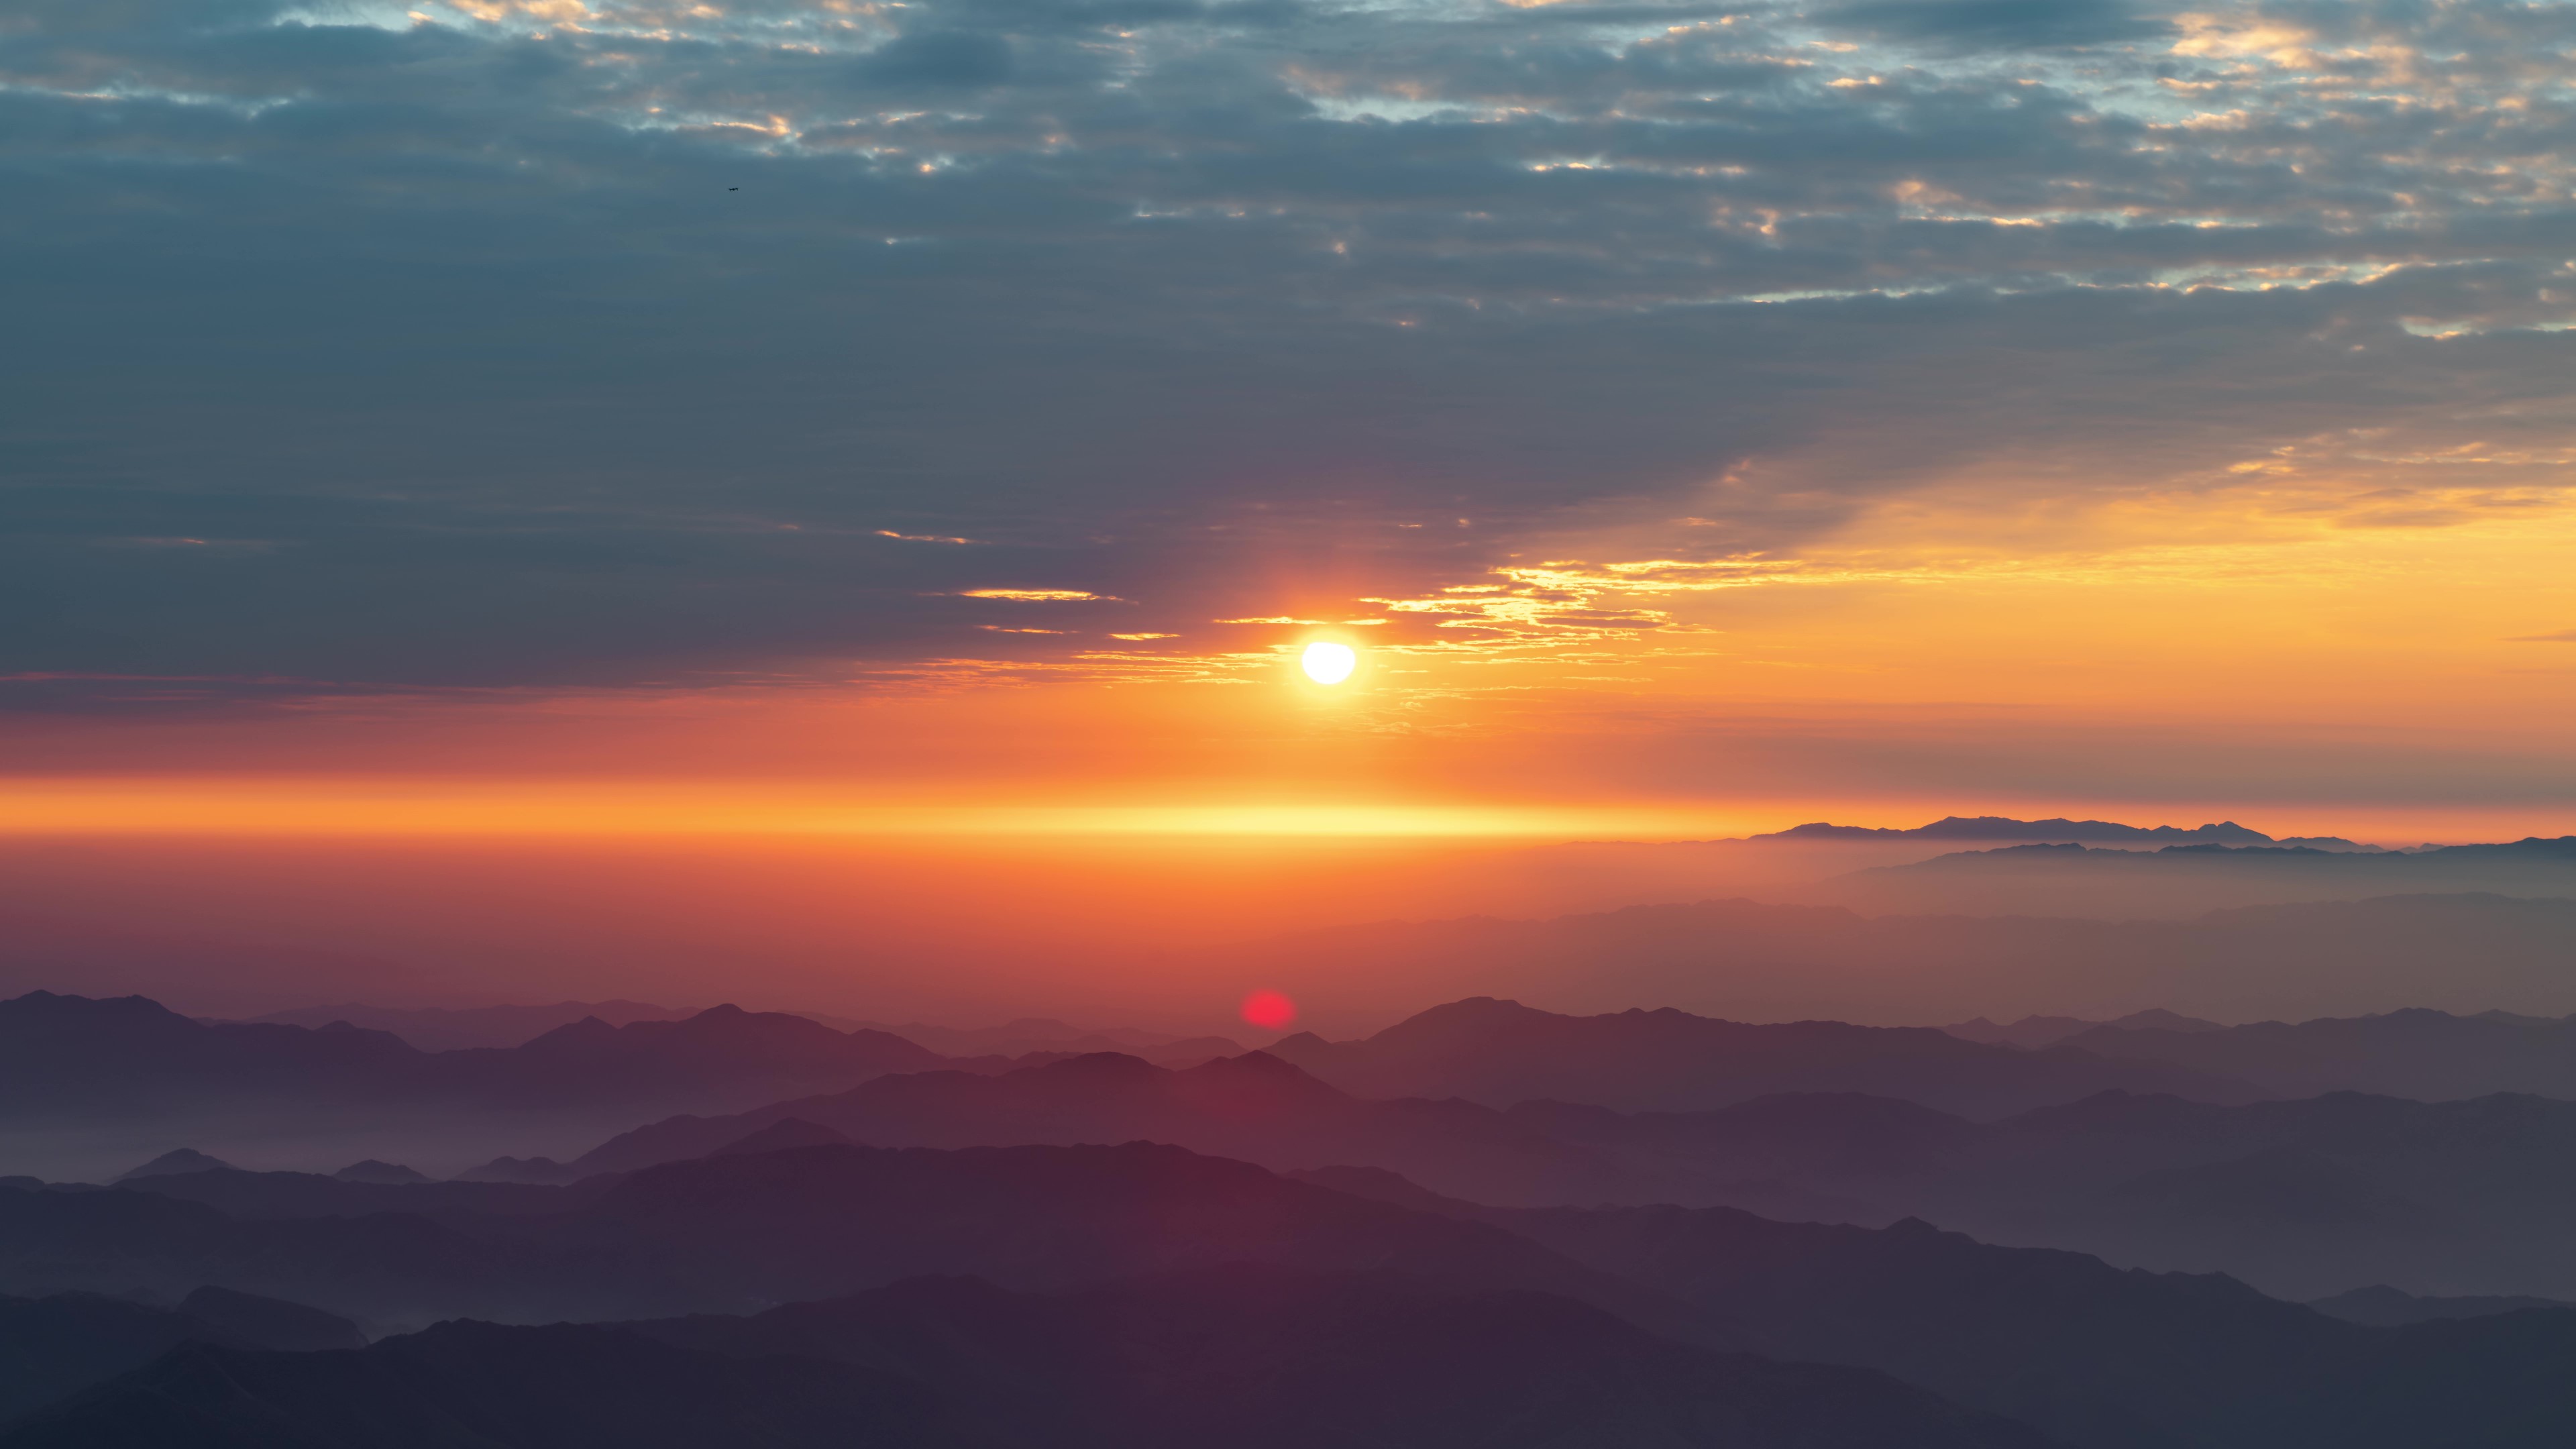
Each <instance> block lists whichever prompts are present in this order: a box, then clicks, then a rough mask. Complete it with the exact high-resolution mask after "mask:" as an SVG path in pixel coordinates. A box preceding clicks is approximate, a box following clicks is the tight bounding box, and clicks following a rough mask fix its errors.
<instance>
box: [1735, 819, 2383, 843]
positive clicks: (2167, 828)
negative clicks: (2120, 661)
mask: <svg viewBox="0 0 2576 1449" xmlns="http://www.w3.org/2000/svg"><path fill="white" fill-rule="evenodd" d="M1746 838H1747V839H1750V840H1802V841H1803V840H2014V841H2030V842H2065V841H2098V842H2117V843H2121V844H2141V845H2184V844H2189V845H2285V846H2301V847H2306V848H2310V849H2316V850H2347V851H2362V852H2372V851H2378V850H2380V849H2382V848H2383V847H2381V846H2376V845H2361V844H2357V843H2355V842H2353V841H2350V840H2346V839H2344V838H2342V837H2341V836H2336V835H2302V836H2293V837H2291V838H2289V839H2286V840H2275V839H2273V838H2272V837H2271V836H2269V835H2265V834H2264V833H2263V832H2262V831H2259V830H2248V829H2246V828H2245V827H2244V826H2242V825H2239V824H2237V823H2236V822H2235V821H2233V820H2222V821H2219V822H2218V823H2217V824H2215V825H2195V826H2193V827H2191V828H2190V829H2187V830H2186V829H2184V828H2182V827H2180V826H2174V825H2153V826H2137V825H2116V824H2113V823H2112V822H2110V821H2108V820H2068V819H2066V818H2064V817H2063V816H2059V817H2055V818H2052V819H2048V820H2014V819H2011V818H2009V817H2007V816H2002V815H1974V816H1970V815H1947V816H1943V817H1942V818H1941V819H1939V820H1935V821H1933V822H1932V823H1931V824H1929V825H1917V826H1914V827H1913V828H1911V829H1903V830H1886V829H1874V828H1872V827H1870V826H1866V825H1828V824H1826V823H1825V822H1823V821H1821V820H1820V821H1817V822H1815V823H1813V824H1810V825H1793V826H1791V827H1790V828H1788V829H1786V830H1775V831H1773V832H1771V833H1770V834H1768V835H1754V836H1748V837H1746Z"/></svg>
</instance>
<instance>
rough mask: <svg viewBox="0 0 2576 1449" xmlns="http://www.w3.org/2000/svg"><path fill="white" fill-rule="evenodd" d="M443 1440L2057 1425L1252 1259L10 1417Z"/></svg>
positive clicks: (1776, 1437) (1033, 1446) (1789, 1433)
mask: <svg viewBox="0 0 2576 1449" xmlns="http://www.w3.org/2000/svg"><path fill="white" fill-rule="evenodd" d="M155 1441H157V1442H161V1443H169V1444H181V1443H223V1444H226V1445H239V1446H244V1449H250V1446H260V1449H266V1446H272V1445H273V1446H279V1449H284V1446H288V1445H296V1446H301V1445H305V1444H312V1443H331V1444H342V1445H367V1446H385V1449H397V1446H399V1449H411V1446H419V1449H432V1446H446V1445H452V1444H458V1443H469V1442H470V1443H480V1444H499V1445H509V1446H514V1449H515V1446H527V1449H541V1446H542V1449H576V1446H589V1445H599V1446H602V1449H607V1446H622V1449H654V1446H664V1445H668V1446H672V1449H682V1446H688V1449H696V1446H702V1445H714V1444H760V1445H775V1446H803V1445H813V1446H817V1449H821V1446H834V1449H838V1446H844V1445H849V1444H853V1443H863V1444H880V1445H901V1446H922V1449H931V1446H954V1449H1040V1446H1050V1449H1052V1446H1063V1449H1192V1446H1198V1445H1204V1444H1210V1443H1223V1444H1230V1445H1238V1446H1244V1449H1310V1446H1316V1445H1326V1444H1369V1445H1379V1446H1386V1449H1509V1446H1520V1445H1527V1446H1544V1445H1572V1444H1585V1445H1601V1446H1630V1445H1633V1446H1638V1449H1647V1446H1664V1445H1699V1446H1708V1449H1900V1446H1913V1449H2042V1446H2043V1445H2044V1444H2045V1442H2046V1441H2045V1440H2043V1439H2042V1438H2041V1437H2040V1436H2039V1435H2037V1434H2035V1433H2033V1432H2032V1431H2030V1430H2028V1429H2026V1428H2023V1427H2022V1426H2019V1425H2015V1424H2011V1423H2008V1422H2005V1421H2002V1420H2000V1419H1997V1418H1995V1417H1993V1416H1990V1415H1984V1414H1978V1413H1974V1412H1971V1411H1967V1410H1963V1409H1960V1408H1958V1407H1956V1406H1954V1405H1952V1404H1949V1403H1946V1402H1944V1401H1943V1400H1941V1399H1939V1398H1938V1397H1936V1396H1935V1395H1932V1394H1930V1393H1926V1392H1924V1391H1923V1390H1920V1389H1915V1388H1910V1387H1907V1386H1905V1385H1903V1384H1899V1383H1897V1382H1895V1381H1894V1380H1892V1379H1889V1378H1888V1377H1886V1376H1885V1375H1882V1374H1878V1373H1875V1372H1871V1371H1868V1370H1863V1369H1851V1368H1833V1367H1825V1366H1818V1365H1796V1364H1780V1363H1774V1362H1771V1361H1769V1360H1766V1359H1762V1358H1757V1357H1754V1356H1752V1355H1750V1354H1724V1353H1713V1352H1710V1351H1708V1350H1705V1349H1699V1348H1693V1347H1689V1346H1686V1345H1683V1344H1678V1343H1672V1342H1669V1341H1666V1340H1662V1339H1658V1338H1655V1337H1653V1336H1651V1335H1648V1334H1646V1333H1643V1332H1641V1331H1639V1330H1638V1329H1636V1328H1635V1327H1633V1326H1631V1325H1629V1324H1627V1323H1625V1322H1622V1321H1621V1320H1619V1319H1617V1318H1614V1317H1612V1316H1610V1315H1608V1314H1605V1313H1602V1312H1601V1311H1599V1310H1598V1309H1593V1308H1588V1307H1586V1306H1584V1305H1582V1304H1579V1303H1575V1302H1573V1301H1571V1300H1568V1299H1565V1298H1560V1297H1556V1296H1553V1295H1549V1294H1542V1293H1529V1292H1508V1291H1458V1290H1454V1289H1445V1288H1441V1287H1438V1286H1435V1285H1432V1284H1428V1283H1425V1282H1423V1281H1421V1280H1418V1279H1414V1278H1410V1277H1407V1276H1405V1275H1402V1274H1396V1273H1389V1272H1383V1271H1381V1272H1369V1273H1356V1274H1353V1273H1313V1272H1302V1271H1298V1270H1293V1269H1282V1268H1275V1267H1274V1268H1256V1267H1250V1266H1234V1267H1226V1268H1218V1269H1209V1270H1201V1271H1199V1272H1195V1273H1189V1274H1182V1275H1176V1276H1168V1277H1160V1278H1152V1279H1145V1280H1137V1281H1129V1282H1121V1283H1115V1284H1110V1285H1105V1286H1102V1287H1097V1288H1091V1289H1085V1290H1081V1291H1078V1292H1072V1293H1065V1294H1057V1295H1032V1294H1024V1293H1011V1292H1006V1291H1003V1290H1001V1289H998V1288H994V1287H992V1286H990V1285H988V1284H985V1283H982V1282H979V1281H976V1280H972V1279H956V1278H943V1279H916V1280H913V1281H910V1282H906V1283H901V1284H898V1285H895V1286H892V1287H889V1288H885V1289H881V1290H878V1291H876V1292H872V1293H867V1294H861V1295H857V1296H854V1297H850V1298H844V1299H839V1300H834V1301H827V1302H819V1303H808V1304H799V1305H795V1306H792V1307H787V1308H780V1309H775V1310H772V1311H770V1312H768V1313H764V1314H761V1315H759V1316H758V1317H753V1318H737V1317H700V1318H690V1319H682V1320H676V1321H670V1322H660V1323H643V1324H634V1325H624V1326H614V1327H581V1326H575V1325H555V1326H551V1327H542V1328H511V1327H501V1326H497V1325H492V1324H482V1323H448V1324H442V1325H440V1326H438V1327H436V1328H432V1329H430V1330H428V1331H427V1332H424V1333H420V1334H415V1335H411V1336H408V1337H403V1338H395V1339H390V1340H387V1341H385V1342H382V1343H379V1344H376V1345H374V1346H373V1347H371V1348H369V1349H367V1350H365V1351H363V1352H358V1353H336V1354H314V1355H286V1354H263V1353H248V1352H242V1351H239V1350H227V1349H221V1348H214V1347H208V1346H190V1347H189V1348H186V1349H182V1350H180V1351H178V1352H176V1353H173V1354H172V1355H170V1356H169V1357H167V1358H165V1359H163V1360H161V1361H160V1362H158V1363H155V1364H153V1365H151V1366H150V1367H148V1368H146V1369H144V1370H142V1371H140V1372H138V1373H135V1374H132V1375H129V1376H127V1377H125V1378H123V1379H120V1380H117V1381H115V1382H112V1383H110V1384H107V1385H105V1386H103V1387H101V1388H99V1389H97V1390H94V1391H92V1392H91V1393H89V1394H88V1395H86V1396H84V1397H82V1398H80V1399H77V1400H75V1401H74V1402H72V1403H70V1404H67V1405H64V1406H62V1407H60V1408H58V1409H55V1410H53V1411H52V1412H50V1413H49V1414H46V1415H42V1416H39V1417H38V1418H36V1419H35V1420H33V1421H31V1422H30V1423H28V1424H26V1425H25V1426H23V1427H21V1428H20V1429H18V1430H17V1431H16V1432H14V1433H9V1434H0V1445H6V1446H9V1449H105V1446H109V1445H124V1444H137V1443H145V1442H155Z"/></svg>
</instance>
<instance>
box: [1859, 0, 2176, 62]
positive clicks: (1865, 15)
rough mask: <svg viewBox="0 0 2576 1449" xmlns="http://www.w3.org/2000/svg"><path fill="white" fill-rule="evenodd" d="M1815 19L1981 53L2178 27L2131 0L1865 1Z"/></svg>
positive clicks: (2154, 33) (2147, 34)
mask: <svg viewBox="0 0 2576 1449" xmlns="http://www.w3.org/2000/svg"><path fill="white" fill-rule="evenodd" d="M1816 18H1817V19H1818V20H1819V21H1821V22H1823V23H1824V24H1826V25H1827V26H1830V27H1832V28H1833V29H1835V30H1838V31H1843V32H1847V33H1851V34H1857V35H1865V36H1870V37H1873V38H1878V39H1888V40H1911V41H1929V42H1932V43H1935V44H1938V45H1942V46H1946V47H1951V48H1957V49H1977V50H2053V49H2058V48H2061V47H2068V46H2089V45H2101V44H2105V43H2107V42H2112V41H2124V40H2152V39H2156V38H2159V37H2162V36H2167V35H2170V34H2172V33H2173V30H2174V26H2173V22H2171V21H2170V20H2167V19H2165V18H2163V17H2162V16H2159V15H2155V14H2150V13H2148V12H2147V11H2146V10H2144V9H2143V8H2142V7H2140V6H2137V5H2134V4H2130V3H2128V0H1865V3H1862V4H1856V5H1835V6H1829V7H1826V8H1824V9H1822V10H1819V11H1817V12H1816Z"/></svg>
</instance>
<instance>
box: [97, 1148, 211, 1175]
mask: <svg viewBox="0 0 2576 1449" xmlns="http://www.w3.org/2000/svg"><path fill="white" fill-rule="evenodd" d="M231 1170H232V1164H231V1163H229V1162H226V1161H224V1160H223V1159H222V1158H220V1157H212V1156H209V1155H207V1154H205V1153H203V1152H199V1151H198V1150H197V1149H195V1148H193V1147H181V1148H176V1149H173V1150H172V1151H169V1152H164V1153H162V1154H161V1155H160V1156H158V1157H156V1158H153V1159H152V1160H151V1161H150V1162H147V1163H145V1164H143V1165H142V1166H141V1167H137V1168H133V1169H131V1170H129V1171H126V1172H120V1173H118V1174H117V1175H116V1177H115V1179H114V1180H115V1181H117V1182H133V1181H135V1180H136V1179H138V1178H145V1177H172V1176H176V1175H177V1174H179V1173H183V1172H229V1171H231Z"/></svg>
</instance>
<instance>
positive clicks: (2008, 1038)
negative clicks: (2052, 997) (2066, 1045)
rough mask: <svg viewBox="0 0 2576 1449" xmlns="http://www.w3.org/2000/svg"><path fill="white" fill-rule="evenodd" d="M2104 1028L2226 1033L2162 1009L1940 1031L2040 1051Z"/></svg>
mask: <svg viewBox="0 0 2576 1449" xmlns="http://www.w3.org/2000/svg"><path fill="white" fill-rule="evenodd" d="M2100 1026H2107V1027H2113V1028H2117V1029H2118V1030H2121V1031H2225V1030H2226V1029H2227V1028H2226V1027H2225V1026H2224V1025H2222V1024H2220V1023H2218V1022H2215V1021H2203V1020H2201V1019H2200V1018H2199V1017H2196V1016H2184V1015H2182V1014H2181V1013H2179V1012H2172V1011H2167V1010H2165V1009H2164V1008H2162V1007H2150V1008H2149V1009H2147V1010H2145V1011H2133V1012H2130V1013H2129V1014H2128V1015H2127V1016H2123V1017H2118V1018H2115V1019H2113V1020H2111V1021H2086V1020H2085V1019H2084V1018H2082V1017H2080V1016H2025V1017H2023V1018H2022V1019H2020V1020H2019V1021H2011V1022H2003V1023H2000V1024H1999V1023H1996V1022H1991V1021H1988V1020H1986V1019H1985V1018H1984V1017H1982V1016H1981V1017H1978V1018H1977V1019H1976V1020H1974V1021H1954V1022H1952V1023H1950V1024H1949V1025H1948V1026H1945V1027H1943V1028H1941V1029H1942V1030H1943V1031H1946V1032H1948V1033H1949V1034H1950V1035H1952V1036H1955V1037H1957V1038H1959V1039H1960V1040H1962V1041H1977V1042H1985V1043H1987V1044H1988V1045H2002V1046H2017V1047H2020V1048H2021V1049H2023V1050H2024V1051H2040V1050H2042V1049H2044V1048H2047V1047H2053V1046H2055V1045H2057V1044H2058V1043H2059V1042H2062V1041H2065V1040H2067V1039H2069V1038H2070V1037H2074V1036H2077V1035H2080V1034H2082V1033H2084V1032H2088V1031H2091V1030H2093V1029H2094V1028H2095V1027H2100Z"/></svg>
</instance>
